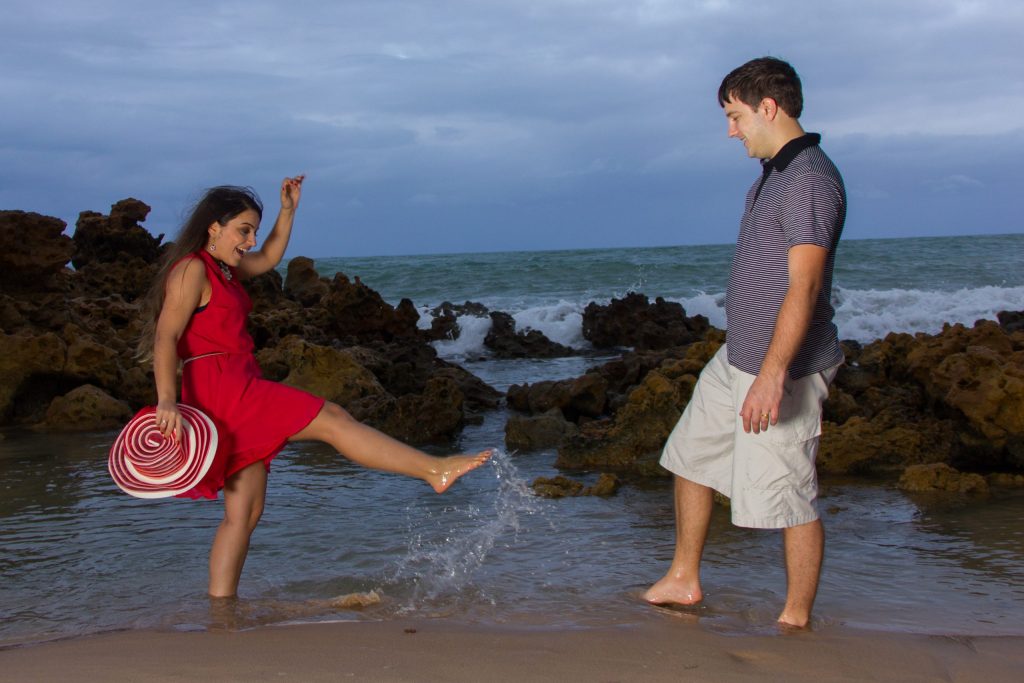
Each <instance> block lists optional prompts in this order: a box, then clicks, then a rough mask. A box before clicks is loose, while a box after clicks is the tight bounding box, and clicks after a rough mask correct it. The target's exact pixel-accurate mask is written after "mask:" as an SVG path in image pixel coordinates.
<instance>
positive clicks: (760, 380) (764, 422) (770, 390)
mask: <svg viewBox="0 0 1024 683" xmlns="http://www.w3.org/2000/svg"><path fill="white" fill-rule="evenodd" d="M785 381H786V376H785V375H783V376H782V377H781V378H779V379H778V380H776V379H773V378H770V377H766V376H765V375H758V376H757V378H756V379H755V380H754V383H753V384H751V385H750V389H748V390H747V396H746V398H744V399H743V406H742V407H741V408H740V417H741V418H742V419H743V431H745V432H747V433H748V434H749V433H750V432H751V431H753V432H754V433H755V434H760V433H761V432H764V431H767V430H768V425H769V424H772V425H774V424H778V422H779V406H780V404H781V403H782V386H783V384H784V383H785Z"/></svg>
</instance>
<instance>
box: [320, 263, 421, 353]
mask: <svg viewBox="0 0 1024 683" xmlns="http://www.w3.org/2000/svg"><path fill="white" fill-rule="evenodd" d="M322 305H323V308H324V309H325V310H326V312H327V316H326V322H327V325H328V330H327V331H328V332H330V333H331V334H332V335H333V336H334V337H335V338H336V339H338V340H339V341H340V342H341V343H342V344H343V345H350V344H355V343H359V342H365V341H367V340H373V341H384V342H388V341H393V340H410V341H411V340H417V339H418V336H419V334H418V330H417V328H416V321H417V320H419V313H417V312H416V307H415V306H413V305H412V302H409V301H408V300H407V299H403V300H402V301H401V302H399V304H398V306H397V307H395V306H392V305H391V304H389V303H387V302H386V301H384V299H383V298H382V297H381V296H380V294H378V293H377V292H375V291H374V290H372V289H370V288H369V287H367V286H366V285H364V284H363V283H362V281H360V279H359V278H358V277H356V278H355V279H354V280H349V279H348V277H347V276H346V275H345V274H344V273H336V274H335V275H334V279H333V280H332V281H331V284H330V288H329V290H328V292H327V294H325V295H324V297H323V299H322Z"/></svg>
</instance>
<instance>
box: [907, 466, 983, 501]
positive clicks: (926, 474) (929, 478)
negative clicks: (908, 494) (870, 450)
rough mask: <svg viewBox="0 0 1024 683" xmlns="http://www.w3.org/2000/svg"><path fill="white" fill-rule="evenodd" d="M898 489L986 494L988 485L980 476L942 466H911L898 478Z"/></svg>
mask: <svg viewBox="0 0 1024 683" xmlns="http://www.w3.org/2000/svg"><path fill="white" fill-rule="evenodd" d="M898 486H899V488H900V489H902V490H904V491H912V492H930V491H943V492H947V493H973V494H979V495H985V494H987V493H988V491H989V489H988V483H987V482H986V481H985V478H984V477H982V476H981V475H980V474H973V473H964V472H959V471H958V470H956V469H954V468H952V467H950V466H949V465H944V464H942V463H935V464H931V465H911V466H910V467H908V468H907V469H906V470H904V472H903V474H902V475H901V476H900V481H899V484H898Z"/></svg>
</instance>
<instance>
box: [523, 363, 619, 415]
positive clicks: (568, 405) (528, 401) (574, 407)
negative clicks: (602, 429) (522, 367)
mask: <svg viewBox="0 0 1024 683" xmlns="http://www.w3.org/2000/svg"><path fill="white" fill-rule="evenodd" d="M607 401H608V380H606V379H605V378H604V377H603V376H602V375H601V374H600V372H588V373H586V374H584V375H581V376H580V377H576V378H575V379H566V380H559V381H551V380H544V381H541V382H535V383H534V384H524V385H519V384H513V385H512V386H511V387H509V390H508V403H509V405H510V406H512V407H513V408H515V409H516V410H519V411H521V412H524V413H529V414H532V415H536V414H541V413H548V412H549V411H551V410H552V409H558V410H559V411H561V413H562V415H563V416H564V417H565V418H566V419H568V420H571V421H573V422H576V421H578V420H579V419H580V417H582V416H585V417H599V416H600V415H602V414H603V413H604V410H605V406H606V405H607Z"/></svg>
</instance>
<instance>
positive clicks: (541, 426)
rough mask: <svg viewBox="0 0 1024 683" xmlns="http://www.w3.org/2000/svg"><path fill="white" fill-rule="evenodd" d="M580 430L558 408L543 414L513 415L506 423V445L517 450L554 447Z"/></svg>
mask: <svg viewBox="0 0 1024 683" xmlns="http://www.w3.org/2000/svg"><path fill="white" fill-rule="evenodd" d="M578 431H579V429H578V428H577V427H576V425H575V424H573V423H572V422H569V421H568V420H566V419H565V418H564V417H563V416H562V411H560V410H558V409H557V408H552V409H551V410H549V411H548V412H546V413H543V414H541V415H530V416H526V415H513V416H511V417H510V418H509V419H508V422H507V423H505V445H506V446H507V447H508V448H510V449H512V450H517V451H536V450H540V449H542V448H554V447H557V446H561V445H562V444H563V443H564V442H565V440H566V439H568V438H569V437H571V436H574V435H575V434H576V433H577V432H578Z"/></svg>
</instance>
